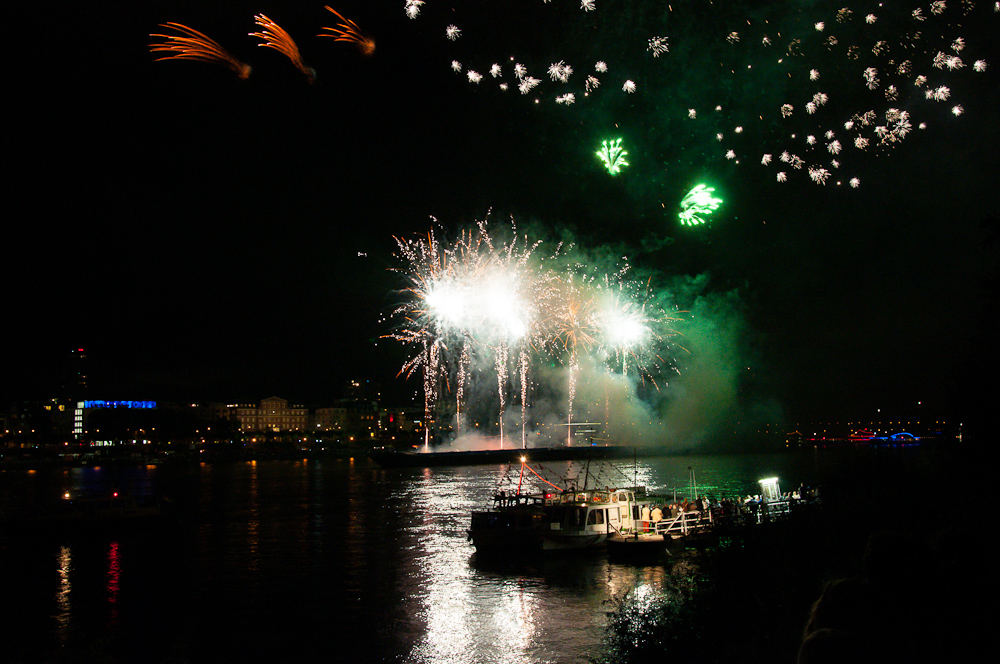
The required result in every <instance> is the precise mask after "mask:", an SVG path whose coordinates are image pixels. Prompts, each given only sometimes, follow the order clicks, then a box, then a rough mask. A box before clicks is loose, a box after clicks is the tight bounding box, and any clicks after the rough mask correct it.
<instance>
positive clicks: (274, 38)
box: [250, 14, 316, 83]
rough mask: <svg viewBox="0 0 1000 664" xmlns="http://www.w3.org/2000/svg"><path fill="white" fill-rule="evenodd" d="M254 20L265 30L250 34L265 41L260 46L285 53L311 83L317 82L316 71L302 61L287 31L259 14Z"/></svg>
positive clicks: (297, 48)
mask: <svg viewBox="0 0 1000 664" xmlns="http://www.w3.org/2000/svg"><path fill="white" fill-rule="evenodd" d="M253 18H254V23H256V24H257V25H259V26H260V27H262V28H264V29H263V30H261V31H260V32H251V33H250V36H251V37H257V38H259V39H262V40H264V43H263V44H258V46H266V47H267V48H273V49H274V50H276V51H278V52H279V53H283V54H284V55H285V57H287V58H288V59H289V60H291V61H292V64H293V65H295V68H296V69H298V70H299V71H300V72H302V73H303V74H305V76H306V78H307V79H309V82H310V83H312V82H313V81H315V80H316V70H315V69H313V68H312V67H309V66H307V65H306V63H304V62H303V61H302V56H301V55H300V54H299V47H298V46H296V45H295V41H294V40H293V39H292V38H291V36H290V35H289V34H288V33H287V32H285V29H284V28H282V27H281V26H280V25H278V24H277V23H275V22H274V21H272V20H271V19H269V18H268V17H266V16H264V15H263V14H257V15H256V16H254V17H253Z"/></svg>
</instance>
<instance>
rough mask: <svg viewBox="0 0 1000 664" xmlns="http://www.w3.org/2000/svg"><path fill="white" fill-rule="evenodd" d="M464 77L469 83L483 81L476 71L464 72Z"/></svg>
mask: <svg viewBox="0 0 1000 664" xmlns="http://www.w3.org/2000/svg"><path fill="white" fill-rule="evenodd" d="M465 75H466V76H467V77H468V78H469V83H478V82H479V81H481V80H483V75H482V74H480V73H479V72H477V71H472V70H471V69H470V70H469V71H467V72H465Z"/></svg>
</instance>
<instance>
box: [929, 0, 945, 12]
mask: <svg viewBox="0 0 1000 664" xmlns="http://www.w3.org/2000/svg"><path fill="white" fill-rule="evenodd" d="M945 8H946V5H945V2H944V0H934V2H932V3H931V13H932V14H937V15H940V14H943V13H944V10H945Z"/></svg>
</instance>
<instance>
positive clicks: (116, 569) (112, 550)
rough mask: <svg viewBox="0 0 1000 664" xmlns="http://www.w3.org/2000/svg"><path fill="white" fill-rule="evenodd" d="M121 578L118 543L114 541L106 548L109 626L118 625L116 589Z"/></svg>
mask: <svg viewBox="0 0 1000 664" xmlns="http://www.w3.org/2000/svg"><path fill="white" fill-rule="evenodd" d="M120 577H121V559H120V558H119V554H118V542H117V541H114V542H112V543H111V545H110V547H109V548H108V584H107V590H108V604H110V605H111V618H110V620H109V626H111V627H113V626H115V625H117V624H118V589H119V581H120Z"/></svg>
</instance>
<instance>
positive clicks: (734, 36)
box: [726, 31, 740, 44]
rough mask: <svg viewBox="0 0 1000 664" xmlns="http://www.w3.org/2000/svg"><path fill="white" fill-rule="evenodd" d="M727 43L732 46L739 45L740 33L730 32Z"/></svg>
mask: <svg viewBox="0 0 1000 664" xmlns="http://www.w3.org/2000/svg"><path fill="white" fill-rule="evenodd" d="M726 41H727V42H729V43H730V44H737V43H739V41H740V33H738V32H735V31H733V32H730V33H729V34H728V35H727V36H726Z"/></svg>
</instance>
